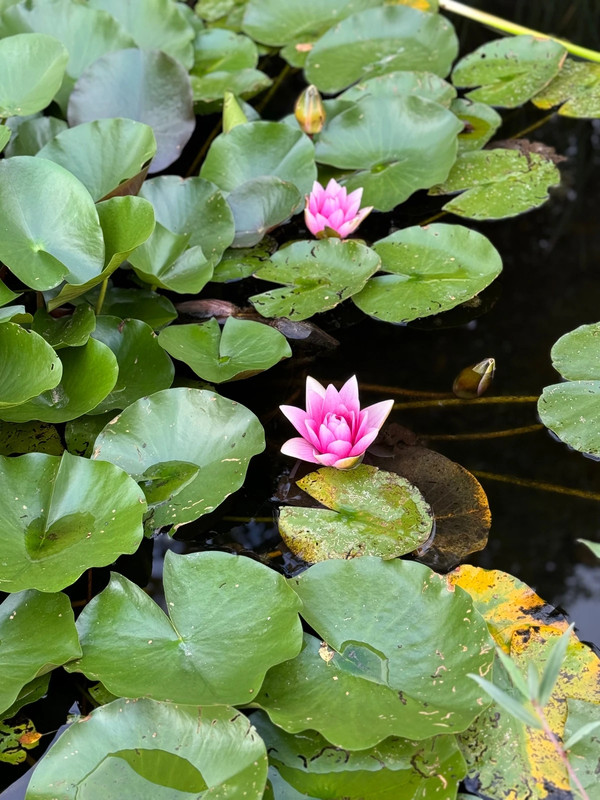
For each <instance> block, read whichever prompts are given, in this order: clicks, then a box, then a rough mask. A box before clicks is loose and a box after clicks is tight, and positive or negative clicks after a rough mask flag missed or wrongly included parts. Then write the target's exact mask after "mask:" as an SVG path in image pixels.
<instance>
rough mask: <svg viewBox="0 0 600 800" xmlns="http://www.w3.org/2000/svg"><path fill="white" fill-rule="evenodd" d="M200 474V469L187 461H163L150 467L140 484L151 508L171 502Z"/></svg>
mask: <svg viewBox="0 0 600 800" xmlns="http://www.w3.org/2000/svg"><path fill="white" fill-rule="evenodd" d="M199 472H200V467H197V466H196V465H195V464H188V463H187V461H166V462H165V461H163V462H162V463H160V464H155V465H154V466H152V467H148V469H147V470H146V472H144V474H143V475H142V477H141V478H140V480H139V481H138V484H139V485H140V487H141V488H142V491H143V492H144V495H145V497H146V502H147V503H148V505H149V506H156V505H158V504H159V503H164V502H165V501H167V500H170V499H171V498H172V497H173V496H174V495H175V494H177V493H178V492H180V491H181V489H183V488H184V487H185V486H187V485H188V483H191V481H193V480H194V478H195V477H196V476H197V475H198V473H199Z"/></svg>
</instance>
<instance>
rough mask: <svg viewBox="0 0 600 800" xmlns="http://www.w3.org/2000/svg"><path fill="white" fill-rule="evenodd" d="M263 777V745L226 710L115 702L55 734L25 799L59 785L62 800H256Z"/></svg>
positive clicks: (46, 798)
mask: <svg viewBox="0 0 600 800" xmlns="http://www.w3.org/2000/svg"><path fill="white" fill-rule="evenodd" d="M72 753H75V754H76V758H73V757H72V756H71V754H72ZM266 779H267V753H266V750H265V745H264V742H263V741H262V739H261V738H260V737H259V736H258V735H257V733H256V731H255V730H254V728H253V727H252V726H251V724H250V722H249V721H248V719H247V718H246V717H245V716H244V715H243V714H236V711H235V709H234V708H230V707H229V706H212V707H210V708H196V707H190V706H177V705H172V704H169V703H157V702H154V701H153V700H148V699H140V700H122V699H118V700H114V701H113V702H112V703H109V704H108V705H103V706H101V707H100V708H97V709H95V710H94V711H92V712H91V714H90V715H89V716H86V717H81V718H80V719H79V720H78V721H76V722H74V723H73V724H72V725H71V726H70V727H69V728H68V729H67V730H66V731H65V732H64V733H63V734H62V736H61V737H60V738H59V739H58V741H57V742H56V743H55V744H54V745H53V746H52V747H51V748H50V750H49V751H48V754H47V755H46V756H45V757H44V759H43V761H41V762H40V764H39V766H38V767H37V768H36V771H35V774H34V776H33V778H32V780H31V782H30V784H29V786H28V788H27V795H26V797H27V800H50V798H51V797H55V796H56V788H55V787H56V784H57V783H60V784H61V786H62V788H61V793H62V796H63V798H64V800H75V798H81V800H85V798H87V799H88V800H91V798H93V797H99V796H102V797H103V798H105V800H117V798H119V797H127V798H130V800H142V798H150V797H151V798H152V800H176V799H178V800H185V799H186V798H187V799H188V800H189V798H190V797H191V796H192V795H193V797H205V796H206V797H209V796H214V797H232V798H233V797H241V796H244V797H245V798H247V800H260V798H261V797H262V796H263V792H264V788H265V782H266Z"/></svg>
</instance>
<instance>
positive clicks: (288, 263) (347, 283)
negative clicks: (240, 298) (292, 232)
mask: <svg viewBox="0 0 600 800" xmlns="http://www.w3.org/2000/svg"><path fill="white" fill-rule="evenodd" d="M379 266H380V260H379V256H378V255H377V254H376V253H374V252H373V250H371V249H370V248H369V247H366V246H365V245H364V244H359V243H358V242H354V241H342V240H340V239H324V240H322V241H302V242H294V243H293V244H291V245H289V247H285V248H283V249H282V250H278V251H277V252H276V253H274V254H273V255H272V256H271V263H270V264H268V265H267V266H265V267H262V268H261V269H260V270H259V271H258V272H257V273H256V277H257V278H262V279H263V280H267V281H276V282H277V283H285V284H287V288H285V289H273V290H271V291H269V292H263V293H262V294H257V295H254V297H251V298H250V302H251V303H252V305H253V306H254V307H255V308H256V310H257V311H258V312H259V314H262V316H263V317H288V318H289V319H293V320H302V319H308V317H312V316H313V314H316V313H318V312H320V311H327V310H328V309H330V308H335V306H337V305H338V304H339V303H341V302H342V301H343V300H345V299H346V298H347V297H350V296H351V295H353V294H356V292H359V291H360V290H361V289H362V288H363V286H364V285H365V283H366V282H367V279H368V278H369V277H370V276H371V275H372V274H373V273H374V272H376V270H377V269H378V267H379Z"/></svg>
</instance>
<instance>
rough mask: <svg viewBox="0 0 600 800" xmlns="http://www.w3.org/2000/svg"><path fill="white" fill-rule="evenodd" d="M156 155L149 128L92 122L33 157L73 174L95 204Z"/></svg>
mask: <svg viewBox="0 0 600 800" xmlns="http://www.w3.org/2000/svg"><path fill="white" fill-rule="evenodd" d="M0 41H1V40H0ZM155 153H156V141H155V139H154V134H153V132H152V128H151V127H150V126H149V125H144V124H142V123H140V122H135V121H134V120H132V119H95V120H93V121H92V122H84V123H82V124H81V125H76V126H75V127H74V128H67V129H66V130H64V131H62V132H61V133H59V134H58V135H57V136H55V137H54V138H53V139H51V140H50V141H49V142H48V143H47V144H45V145H44V146H43V147H42V148H41V150H39V151H38V152H37V154H36V155H37V156H38V157H39V158H46V159H48V160H49V161H54V162H55V163H56V164H60V165H61V167H64V168H65V169H67V170H69V172H72V173H73V175H75V177H76V178H79V180H80V181H81V182H82V183H83V185H84V186H85V188H86V189H87V190H88V192H89V193H90V194H91V195H92V197H93V199H94V200H95V201H96V202H97V201H98V200H102V198H103V197H105V196H106V195H108V194H110V193H111V192H112V191H113V190H115V189H117V188H118V186H119V185H120V184H121V183H123V182H125V181H127V180H129V179H131V178H133V177H134V176H135V175H137V174H138V173H139V172H141V170H142V168H143V167H144V166H146V165H147V164H148V163H149V162H150V161H151V160H152V158H153V157H154V154H155Z"/></svg>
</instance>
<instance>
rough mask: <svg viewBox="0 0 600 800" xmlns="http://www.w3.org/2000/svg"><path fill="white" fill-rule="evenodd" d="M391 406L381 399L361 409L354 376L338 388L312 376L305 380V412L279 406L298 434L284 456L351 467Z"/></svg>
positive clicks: (288, 445)
mask: <svg viewBox="0 0 600 800" xmlns="http://www.w3.org/2000/svg"><path fill="white" fill-rule="evenodd" d="M393 405H394V401H393V400H384V401H383V402H381V403H375V404H374V405H372V406H367V408H363V409H362V410H361V408H360V401H359V398H358V383H357V380H356V377H354V376H353V377H352V378H350V379H349V380H348V381H346V383H345V384H344V385H343V386H342V388H341V389H340V390H339V391H338V390H337V389H336V388H335V386H333V385H332V384H329V386H328V387H327V388H326V389H325V387H323V386H321V384H320V383H319V382H318V381H316V380H315V379H314V378H310V377H309V378H307V379H306V411H304V409H302V408H297V407H296V406H280V408H281V410H282V412H283V413H284V414H285V416H286V417H287V418H288V419H289V421H290V422H291V423H292V425H293V426H294V427H295V428H296V430H297V431H298V433H299V434H300V437H295V438H294V439H289V440H288V441H287V442H285V444H284V445H283V447H282V448H281V452H282V453H283V454H284V455H288V456H292V457H294V458H299V459H301V460H302V461H309V462H310V463H313V464H321V465H322V466H326V467H336V468H337V469H351V468H352V467H355V466H356V465H357V464H360V462H361V461H362V458H363V456H364V454H365V451H366V449H367V447H369V445H370V444H371V443H372V442H373V440H374V439H375V437H376V436H377V434H378V433H379V429H380V428H381V426H382V425H383V423H384V422H385V420H386V418H387V416H388V414H389V413H390V411H391V410H392V406H393Z"/></svg>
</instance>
